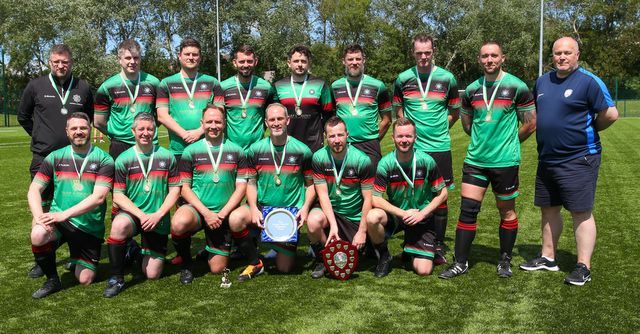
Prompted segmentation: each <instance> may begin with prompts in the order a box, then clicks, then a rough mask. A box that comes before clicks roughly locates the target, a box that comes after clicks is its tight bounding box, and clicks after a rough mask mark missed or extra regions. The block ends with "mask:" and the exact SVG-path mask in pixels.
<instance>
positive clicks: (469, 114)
mask: <svg viewBox="0 0 640 334" xmlns="http://www.w3.org/2000/svg"><path fill="white" fill-rule="evenodd" d="M504 60H505V55H504V53H503V51H502V46H500V44H498V43H497V42H494V41H490V42H486V43H484V44H483V45H482V47H481V48H480V52H479V53H478V63H479V64H480V66H481V67H482V70H483V71H484V76H483V77H481V78H480V79H478V80H476V81H474V82H473V83H471V84H470V85H469V86H467V88H466V89H465V93H464V97H463V98H462V107H463V109H462V111H461V113H460V118H461V121H462V127H463V129H464V131H465V132H466V133H467V134H468V135H470V136H471V141H470V143H469V148H468V149H467V156H466V158H465V160H464V165H463V167H462V186H461V189H460V195H461V197H462V199H461V205H460V216H459V218H458V225H457V228H456V244H455V261H454V263H452V264H451V266H449V268H447V269H446V270H444V271H443V272H442V273H440V275H439V276H438V277H440V278H445V279H446V278H453V277H456V276H459V275H462V274H464V273H466V272H467V268H468V267H469V265H468V261H467V260H468V258H469V253H470V251H471V244H472V243H473V239H474V238H475V236H476V228H477V216H478V213H479V212H480V207H481V204H482V200H483V198H484V195H485V193H486V191H487V188H488V187H489V184H491V188H492V190H493V193H494V195H495V197H496V206H497V208H498V211H499V213H500V228H499V236H500V254H499V259H498V267H497V273H498V277H502V278H508V277H511V275H512V271H511V252H512V251H513V246H514V245H515V242H516V236H517V234H518V216H517V215H516V211H515V205H516V197H518V195H519V192H518V184H519V181H518V171H519V166H520V143H521V142H523V141H525V140H526V139H527V138H529V136H530V135H531V134H532V133H533V132H534V131H535V129H536V109H535V105H534V99H533V95H532V94H531V92H530V91H529V88H528V87H527V85H526V84H525V83H524V82H522V80H520V79H518V78H516V77H515V76H514V75H512V74H510V73H507V72H505V71H503V70H502V64H503V62H504ZM518 123H521V124H522V125H519V124H518Z"/></svg>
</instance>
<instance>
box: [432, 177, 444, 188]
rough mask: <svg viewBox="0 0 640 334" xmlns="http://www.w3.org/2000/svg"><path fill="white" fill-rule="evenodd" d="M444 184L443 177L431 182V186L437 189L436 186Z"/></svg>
mask: <svg viewBox="0 0 640 334" xmlns="http://www.w3.org/2000/svg"><path fill="white" fill-rule="evenodd" d="M442 183H444V178H443V177H442V176H441V177H439V178H437V179H435V180H433V181H431V186H432V187H436V186H439V185H440V184H442Z"/></svg>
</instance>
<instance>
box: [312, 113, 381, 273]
mask: <svg viewBox="0 0 640 334" xmlns="http://www.w3.org/2000/svg"><path fill="white" fill-rule="evenodd" d="M325 136H326V137H327V146H326V147H324V148H322V149H320V150H318V151H317V152H316V153H314V155H313V163H312V166H313V183H314V185H315V189H316V193H317V195H318V200H319V202H320V207H321V208H322V210H317V209H314V210H312V211H311V212H310V213H309V217H308V218H307V228H308V236H309V243H310V244H311V248H312V249H313V251H314V253H315V255H316V262H317V263H316V266H315V268H314V270H313V272H312V273H311V277H313V278H320V277H323V276H324V273H325V268H324V265H323V263H322V259H321V258H320V251H321V250H322V248H323V247H324V246H325V245H327V244H329V243H330V242H332V241H333V240H346V241H348V242H350V243H352V244H353V245H354V246H356V247H357V248H358V249H362V247H364V245H365V242H366V239H367V221H366V217H367V214H368V213H369V210H371V189H372V188H373V178H374V174H375V171H374V167H373V166H372V164H371V159H370V158H369V157H368V156H367V155H366V154H365V153H364V152H362V151H360V150H359V149H357V148H356V147H354V146H352V145H350V144H348V143H347V138H348V137H349V132H348V131H347V126H346V124H345V122H344V121H343V120H342V119H341V118H340V117H337V116H334V117H331V118H329V120H327V123H326V124H325ZM327 229H328V230H329V231H328V232H329V233H328V234H327V233H326V230H327Z"/></svg>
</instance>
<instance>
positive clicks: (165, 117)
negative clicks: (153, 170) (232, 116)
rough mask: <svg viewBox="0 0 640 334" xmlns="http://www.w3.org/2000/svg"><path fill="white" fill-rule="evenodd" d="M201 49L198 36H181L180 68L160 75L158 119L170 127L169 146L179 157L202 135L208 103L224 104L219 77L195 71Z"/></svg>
mask: <svg viewBox="0 0 640 334" xmlns="http://www.w3.org/2000/svg"><path fill="white" fill-rule="evenodd" d="M200 49H201V48H200V43H199V42H198V41H197V40H195V39H192V38H185V39H184V40H182V42H181V43H180V47H179V50H180V52H179V53H178V60H179V61H180V72H178V73H176V74H174V75H172V76H170V77H167V78H164V79H162V81H161V82H160V86H159V87H158V98H157V102H156V107H157V108H158V121H159V122H160V123H162V124H163V125H164V126H165V127H166V128H167V129H168V130H169V142H170V144H169V150H170V151H171V153H173V154H174V155H175V156H176V160H178V161H179V160H180V156H181V155H182V151H183V150H184V148H185V147H187V146H188V145H189V144H192V143H194V142H196V141H197V140H198V139H200V138H202V136H203V128H202V127H201V126H200V121H201V120H202V112H203V110H204V109H205V107H206V106H207V103H211V102H213V103H214V104H218V105H222V104H224V98H223V96H222V89H221V88H220V83H219V82H218V80H216V79H215V78H214V77H212V76H209V75H206V74H202V73H199V72H198V67H199V66H200V61H201V59H202V58H201V54H200Z"/></svg>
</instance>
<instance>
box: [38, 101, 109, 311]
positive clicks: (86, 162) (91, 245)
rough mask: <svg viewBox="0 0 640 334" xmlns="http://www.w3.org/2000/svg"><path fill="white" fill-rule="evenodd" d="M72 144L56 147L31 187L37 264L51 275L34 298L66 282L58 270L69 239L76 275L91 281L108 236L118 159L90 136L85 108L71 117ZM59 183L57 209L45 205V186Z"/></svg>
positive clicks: (54, 204) (55, 186)
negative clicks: (59, 253)
mask: <svg viewBox="0 0 640 334" xmlns="http://www.w3.org/2000/svg"><path fill="white" fill-rule="evenodd" d="M66 132H67V137H68V138H69V142H70V143H71V145H69V146H66V147H63V148H61V149H59V150H57V151H53V152H52V153H51V154H49V155H48V156H47V158H46V159H45V160H44V161H43V162H42V165H41V166H40V170H39V171H38V173H37V174H36V175H35V178H34V179H33V182H32V183H31V186H30V187H29V193H28V199H29V208H30V209H31V214H32V215H33V225H32V228H31V249H32V250H33V256H34V257H35V259H36V263H37V264H38V265H39V266H40V267H41V268H42V270H43V272H44V274H45V275H46V276H47V280H46V281H45V283H44V285H43V286H42V288H40V289H38V290H37V291H36V292H34V293H33V298H36V299H38V298H43V297H46V296H48V295H50V294H52V293H54V292H57V291H59V290H60V289H61V288H62V286H61V283H60V278H59V277H58V272H57V271H56V249H57V248H58V246H60V245H61V244H62V243H64V242H68V243H69V252H70V253H71V262H72V263H74V264H76V266H75V276H76V279H78V282H80V284H84V285H88V284H91V282H93V281H94V279H95V277H96V267H97V265H98V260H100V247H101V246H102V242H103V239H102V238H103V236H104V214H105V209H106V204H105V200H106V197H107V194H108V193H109V191H110V190H111V186H112V183H113V159H112V158H111V157H110V156H109V155H108V154H107V153H105V152H104V151H102V150H101V149H100V148H98V147H93V146H92V145H91V143H90V141H89V139H90V134H91V123H90V122H89V117H87V115H86V114H84V113H73V114H71V115H70V116H69V118H68V119H67V126H66ZM49 183H53V190H54V192H53V202H52V204H51V210H50V211H49V212H47V213H44V212H43V210H42V196H41V194H42V191H43V190H44V189H45V188H46V187H47V185H48V184H49Z"/></svg>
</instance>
